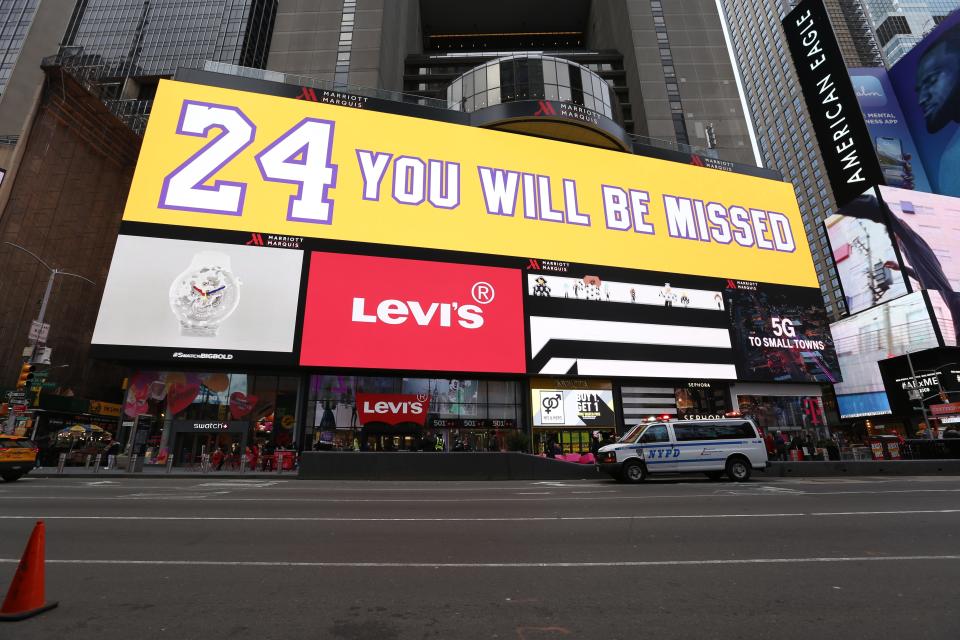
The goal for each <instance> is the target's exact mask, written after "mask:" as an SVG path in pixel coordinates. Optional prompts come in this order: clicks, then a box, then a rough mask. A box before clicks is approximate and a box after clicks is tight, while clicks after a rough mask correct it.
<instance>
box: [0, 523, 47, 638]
mask: <svg viewBox="0 0 960 640" xmlns="http://www.w3.org/2000/svg"><path fill="white" fill-rule="evenodd" d="M45 539H46V528H45V527H44V525H43V521H42V520H40V521H38V522H37V525H36V526H35V527H34V528H33V533H31V534H30V541H29V542H27V548H26V549H24V551H23V557H22V558H20V564H19V565H17V572H16V573H15V574H13V582H11V583H10V590H9V591H7V597H6V599H5V600H4V601H3V607H0V622H14V621H16V620H23V619H24V618H29V617H31V616H35V615H37V614H38V613H43V612H44V611H49V610H50V609H53V608H54V607H55V606H57V603H56V602H44V579H43V574H44V565H43V562H44V559H43V558H44V542H45Z"/></svg>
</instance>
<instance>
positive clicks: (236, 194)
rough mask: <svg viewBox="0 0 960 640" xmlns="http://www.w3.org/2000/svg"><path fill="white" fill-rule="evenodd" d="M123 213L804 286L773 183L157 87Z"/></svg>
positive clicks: (391, 119)
mask: <svg viewBox="0 0 960 640" xmlns="http://www.w3.org/2000/svg"><path fill="white" fill-rule="evenodd" d="M854 106H855V102H854ZM861 191H862V189H861ZM858 193H859V192H858ZM124 221H125V222H141V223H156V224H164V225H179V226H187V227H201V228H208V229H217V230H228V231H243V232H251V233H259V234H264V235H266V234H274V235H279V236H288V237H298V238H319V239H323V240H334V241H353V242H364V243H372V244H379V245H389V246H407V247H420V248H427V249H446V250H451V251H457V252H466V253H473V254H492V255H498V256H512V257H524V256H538V257H543V258H550V259H554V260H562V261H570V262H576V263H583V264H596V265H609V266H617V267H625V268H631V269H647V270H656V271H662V272H674V273H686V274H693V275H704V276H709V275H716V272H717V268H718V265H723V274H722V275H723V277H729V278H734V279H742V280H752V281H756V280H762V281H766V282H772V283H777V284H783V285H794V286H802V287H817V286H818V282H817V277H816V273H815V272H814V268H813V262H812V260H811V257H810V250H809V247H808V245H807V240H806V236H805V234H804V231H803V223H802V220H801V217H800V212H799V209H798V206H797V202H796V198H795V196H794V190H793V187H792V186H791V185H790V184H788V183H784V182H778V181H775V180H768V179H765V178H758V177H753V176H747V175H741V174H737V173H730V172H725V171H716V170H712V169H707V168H703V167H696V166H690V165H683V164H679V163H674V162H668V161H664V160H657V159H653V158H648V157H642V156H636V155H631V154H625V153H619V152H614V151H608V150H603V149H596V148H591V147H584V146H579V145H572V144H567V143H562V142H556V141H551V140H544V139H539V138H533V137H529V136H518V135H515V134H511V133H504V132H498V131H489V130H484V129H479V128H474V127H467V126H462V125H455V124H450V123H444V122H437V121H431V120H424V119H417V118H410V117H405V116H399V115H394V114H387V113H377V112H372V111H367V110H358V109H350V108H345V107H339V106H335V105H329V104H317V103H312V102H306V101H300V100H293V99H289V98H280V97H276V96H269V95H263V94H255V93H248V92H241V91H235V90H230V89H223V88H218V87H210V86H203V85H196V84H189V83H183V82H175V81H167V80H164V81H161V83H160V87H159V90H158V92H157V96H156V100H155V102H154V105H153V110H152V112H151V116H150V122H149V125H148V127H147V132H146V135H145V137H144V142H143V148H142V152H141V154H140V160H139V163H138V165H137V169H136V173H135V176H134V179H133V183H132V185H131V190H130V195H129V198H128V199H127V205H126V210H125V212H124Z"/></svg>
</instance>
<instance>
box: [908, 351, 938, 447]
mask: <svg viewBox="0 0 960 640" xmlns="http://www.w3.org/2000/svg"><path fill="white" fill-rule="evenodd" d="M907 364H908V365H910V379H911V380H912V381H913V383H914V384H916V382H917V372H916V371H914V369H913V358H911V357H910V352H909V351H908V352H907ZM914 391H918V390H917V389H914ZM917 395H918V396H919V397H920V410H921V411H923V423H924V425H925V426H926V427H927V437H928V438H929V437H930V435H932V434H933V425H932V424H930V416H929V415H928V414H927V403H926V402H924V401H923V395H922V394H920V393H919V392H918V393H917ZM930 439H931V440H932V439H933V438H930Z"/></svg>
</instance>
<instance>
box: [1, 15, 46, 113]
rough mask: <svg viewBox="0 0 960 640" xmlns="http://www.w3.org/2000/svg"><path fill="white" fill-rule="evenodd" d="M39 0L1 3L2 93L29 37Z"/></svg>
mask: <svg viewBox="0 0 960 640" xmlns="http://www.w3.org/2000/svg"><path fill="white" fill-rule="evenodd" d="M38 4H39V0H9V1H8V2H4V3H3V4H0V95H2V94H3V92H4V91H5V90H6V88H7V81H8V80H10V75H11V74H12V73H13V66H14V65H15V64H16V63H17V58H18V57H19V56H20V49H21V48H22V47H23V43H24V41H25V40H26V38H27V32H28V31H29V30H30V24H31V23H32V22H33V16H34V14H35V13H36V11H37V5H38Z"/></svg>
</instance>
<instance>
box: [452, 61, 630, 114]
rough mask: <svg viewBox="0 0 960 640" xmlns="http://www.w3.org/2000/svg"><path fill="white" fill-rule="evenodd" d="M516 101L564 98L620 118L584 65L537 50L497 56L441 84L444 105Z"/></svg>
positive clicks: (606, 88) (462, 107)
mask: <svg viewBox="0 0 960 640" xmlns="http://www.w3.org/2000/svg"><path fill="white" fill-rule="evenodd" d="M520 100H559V101H561V102H569V103H572V104H577V105H580V106H583V107H586V108H587V109H591V110H593V111H596V112H597V113H600V114H602V115H604V116H606V117H607V118H610V119H611V120H615V121H617V122H618V123H619V122H621V119H620V109H619V106H618V105H617V97H616V94H614V92H613V89H611V87H610V85H608V84H607V82H606V81H605V80H604V79H603V78H601V77H600V76H599V75H598V74H596V73H594V72H593V71H591V70H590V69H588V68H587V67H584V66H582V65H579V64H577V63H575V62H571V61H569V60H564V59H563V58H555V57H553V56H545V55H537V54H518V55H512V56H507V57H503V58H497V59H495V60H491V61H490V62H487V63H484V64H482V65H480V66H478V67H476V68H474V69H471V70H470V71H467V72H466V73H464V74H463V75H462V76H460V77H459V78H457V79H456V80H454V81H453V82H451V83H450V86H449V87H447V105H448V106H449V107H450V108H451V109H456V110H457V111H467V112H472V111H476V110H478V109H483V108H485V107H492V106H494V105H498V104H501V103H504V102H516V101H520Z"/></svg>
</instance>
